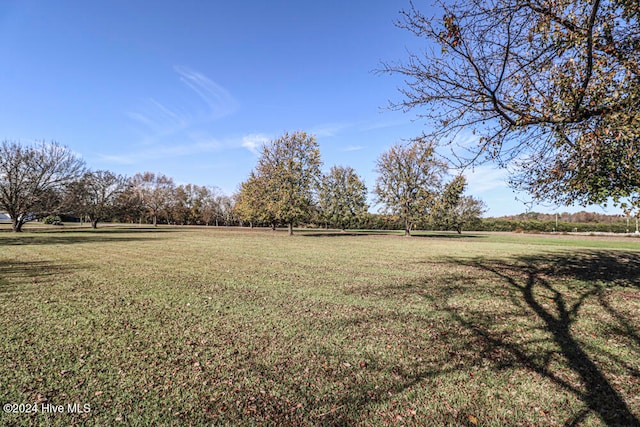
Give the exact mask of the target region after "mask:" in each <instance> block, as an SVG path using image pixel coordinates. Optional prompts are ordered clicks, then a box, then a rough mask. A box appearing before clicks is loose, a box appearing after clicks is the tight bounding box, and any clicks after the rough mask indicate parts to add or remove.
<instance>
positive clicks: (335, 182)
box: [318, 166, 369, 230]
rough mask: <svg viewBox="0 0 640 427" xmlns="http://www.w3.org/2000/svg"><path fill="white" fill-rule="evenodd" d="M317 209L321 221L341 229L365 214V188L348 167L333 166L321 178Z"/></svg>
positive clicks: (366, 207)
mask: <svg viewBox="0 0 640 427" xmlns="http://www.w3.org/2000/svg"><path fill="white" fill-rule="evenodd" d="M318 201H319V207H320V212H321V215H322V217H323V219H324V220H325V221H326V222H328V223H329V224H331V225H332V226H337V227H339V228H341V229H343V230H344V229H345V227H347V226H348V225H349V224H350V223H351V222H352V221H353V220H355V219H357V218H361V217H362V216H363V215H364V214H366V213H367V210H368V208H369V207H368V206H367V187H366V186H365V184H364V182H363V181H362V179H361V178H360V177H359V176H358V174H357V173H356V171H355V170H354V169H353V168H352V167H349V166H346V167H345V166H333V167H332V168H331V170H330V171H329V172H328V173H327V174H324V175H323V176H322V182H321V185H320V193H319V198H318Z"/></svg>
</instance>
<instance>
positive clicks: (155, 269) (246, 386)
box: [0, 227, 640, 426]
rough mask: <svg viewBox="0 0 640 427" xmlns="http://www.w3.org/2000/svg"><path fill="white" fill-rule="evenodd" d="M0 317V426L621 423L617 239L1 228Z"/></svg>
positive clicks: (636, 245) (636, 315)
mask: <svg viewBox="0 0 640 427" xmlns="http://www.w3.org/2000/svg"><path fill="white" fill-rule="evenodd" d="M0 325H1V327H0V330H1V331H2V341H1V342H0V374H1V375H0V403H2V404H5V403H16V404H28V405H33V404H36V405H35V408H37V409H38V411H37V412H36V413H31V414H25V413H15V414H14V413H2V414H0V425H42V426H47V425H56V426H58V425H59V426H63V425H64V426H66V425H73V424H78V425H113V424H116V425H117V424H118V423H120V424H121V425H134V426H135V425H141V426H142V425H152V424H153V425H190V424H192V425H206V424H222V425H224V424H228V423H233V424H241V425H255V424H267V425H352V424H362V425H402V424H406V425H469V426H474V425H482V426H503V425H524V426H527V425H531V426H534V425H536V426H537V425H565V424H568V425H585V426H590V425H609V426H619V425H620V426H624V425H636V426H637V425H639V424H640V423H639V421H638V420H639V419H640V332H639V331H640V240H638V239H633V238H617V239H606V238H591V239H589V238H586V237H585V238H576V237H565V236H555V237H540V236H518V235H512V234H500V235H493V234H468V235H463V236H462V237H459V236H457V235H455V234H447V233H440V234H427V235H424V236H418V237H414V238H412V239H405V238H402V237H397V236H389V235H380V234H376V233H371V234H369V235H367V234H364V233H363V234H360V235H356V234H354V233H340V232H332V233H327V232H317V231H314V232H311V231H299V232H298V233H297V235H296V236H294V237H288V236H286V235H285V233H283V232H276V233H273V232H271V231H262V230H260V231H258V230H240V229H202V228H189V229H187V228H165V227H160V228H158V229H153V228H114V227H109V228H106V227H105V228H102V229H98V230H96V231H91V230H80V229H75V230H74V229H67V230H57V231H56V230H40V231H32V232H25V233H23V234H21V235H16V234H13V233H9V232H2V233H0ZM76 403H77V404H78V406H77V407H75V408H68V407H67V405H68V404H71V405H73V404H76ZM85 404H86V405H88V406H86V407H85V406H83V405H85ZM57 405H62V408H59V407H58V406H57ZM15 408H16V410H22V411H26V410H27V409H33V407H31V406H29V407H27V406H23V407H21V409H20V408H17V406H16V407H15ZM9 409H12V408H9ZM53 409H56V410H58V409H62V413H57V412H56V413H53V412H52V410H53ZM71 409H76V410H77V411H76V412H81V411H83V410H85V409H87V410H88V412H85V413H71V412H72V411H70V410H71ZM47 411H48V412H47Z"/></svg>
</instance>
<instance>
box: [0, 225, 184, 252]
mask: <svg viewBox="0 0 640 427" xmlns="http://www.w3.org/2000/svg"><path fill="white" fill-rule="evenodd" d="M171 231H173V230H171V229H155V228H138V227H132V228H99V229H97V230H93V229H68V230H42V231H34V232H23V233H7V234H4V235H2V236H0V247H2V246H14V245H69V244H77V243H108V242H136V241H145V240H157V239H161V238H166V237H165V236H163V235H164V234H165V233H169V232H171Z"/></svg>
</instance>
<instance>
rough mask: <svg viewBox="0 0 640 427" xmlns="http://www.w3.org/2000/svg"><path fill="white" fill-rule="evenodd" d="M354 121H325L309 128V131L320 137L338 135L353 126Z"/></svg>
mask: <svg viewBox="0 0 640 427" xmlns="http://www.w3.org/2000/svg"><path fill="white" fill-rule="evenodd" d="M354 125H355V124H354V123H325V124H321V125H318V126H315V127H313V128H311V131H310V132H311V133H312V134H313V135H315V136H317V137H320V138H323V137H324V138H327V137H332V136H336V135H338V134H339V133H340V132H342V131H344V130H345V129H348V128H351V127H353V126H354Z"/></svg>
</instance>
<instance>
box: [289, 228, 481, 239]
mask: <svg viewBox="0 0 640 427" xmlns="http://www.w3.org/2000/svg"><path fill="white" fill-rule="evenodd" d="M296 234H299V235H300V236H305V237H356V236H381V237H402V238H404V232H403V231H397V230H345V231H335V230H314V231H304V232H297V233H296ZM411 237H412V238H413V237H416V238H419V239H423V238H430V239H477V238H481V239H486V238H487V237H488V236H486V235H480V234H464V233H463V234H458V233H455V232H452V233H446V232H413V233H412V234H411Z"/></svg>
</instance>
